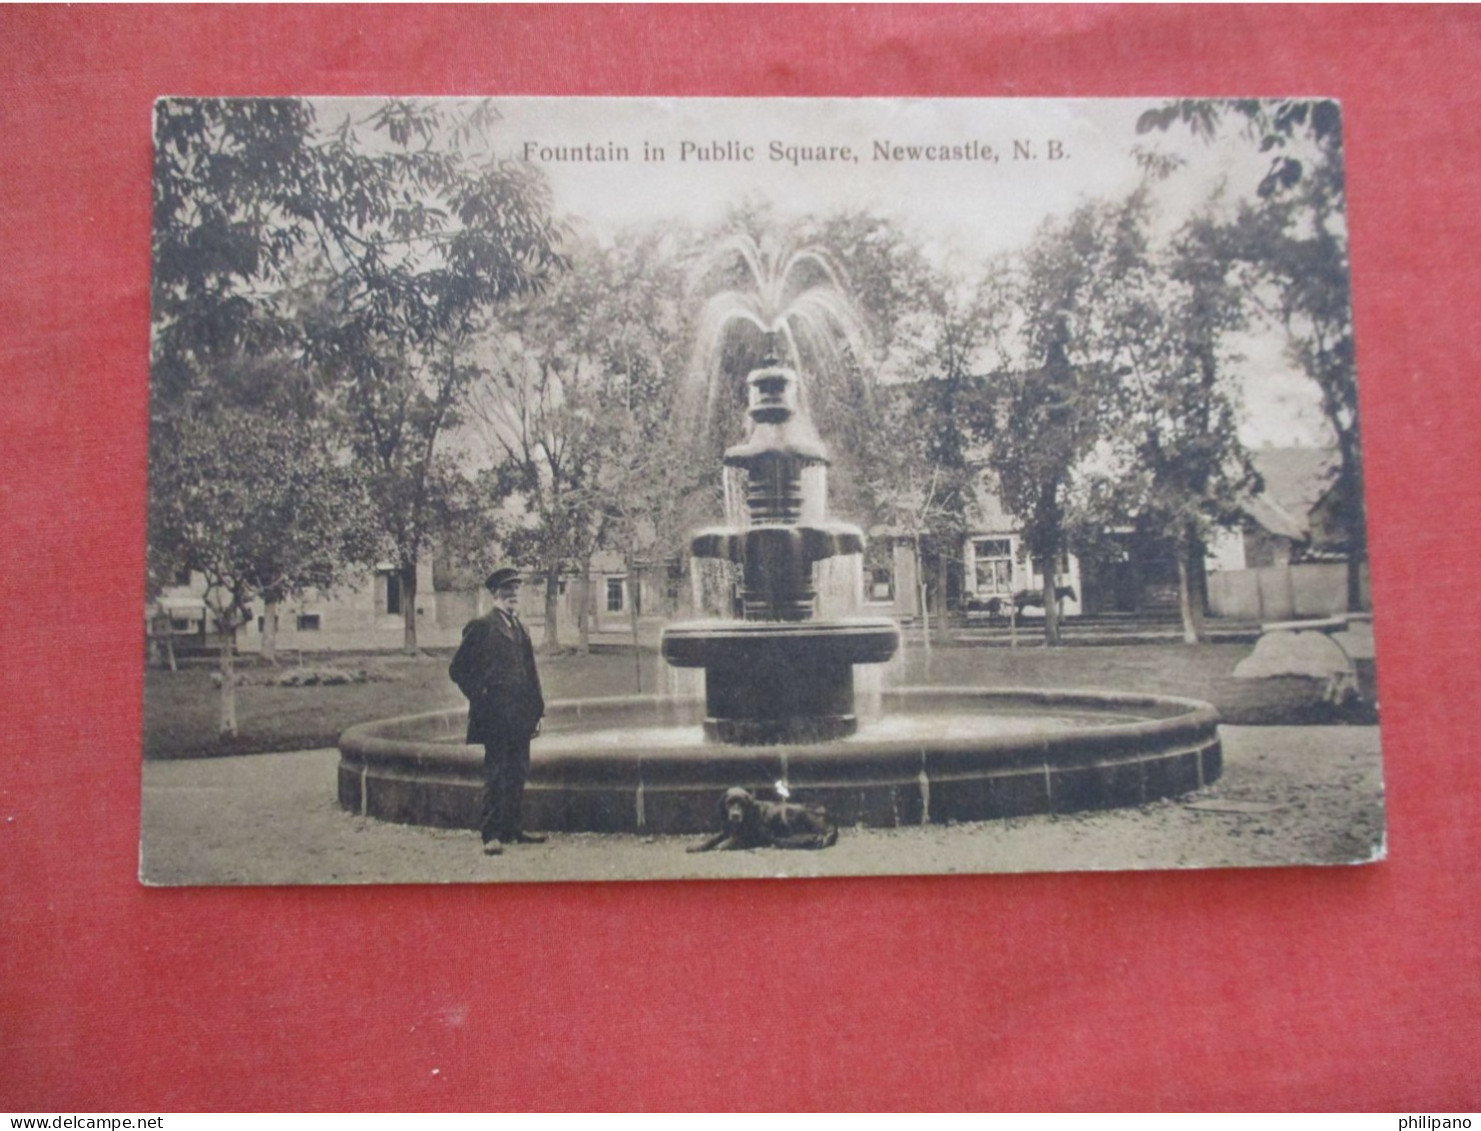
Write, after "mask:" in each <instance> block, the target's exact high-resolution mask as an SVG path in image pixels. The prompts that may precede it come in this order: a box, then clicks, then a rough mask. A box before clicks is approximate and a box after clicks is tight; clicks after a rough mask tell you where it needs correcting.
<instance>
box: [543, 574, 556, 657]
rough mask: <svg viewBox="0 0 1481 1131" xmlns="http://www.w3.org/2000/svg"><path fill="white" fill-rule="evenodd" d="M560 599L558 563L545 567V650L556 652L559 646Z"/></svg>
mask: <svg viewBox="0 0 1481 1131" xmlns="http://www.w3.org/2000/svg"><path fill="white" fill-rule="evenodd" d="M560 599H561V567H560V565H559V564H556V565H550V566H546V567H545V643H544V644H543V645H542V647H543V648H544V649H545V651H547V652H556V651H559V650H560V646H561V630H560V624H559V617H560Z"/></svg>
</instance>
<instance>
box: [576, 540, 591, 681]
mask: <svg viewBox="0 0 1481 1131" xmlns="http://www.w3.org/2000/svg"><path fill="white" fill-rule="evenodd" d="M578 596H579V597H580V600H581V603H580V604H579V605H578V606H577V607H576V634H577V637H578V639H579V640H580V642H581V654H582V655H583V656H589V655H591V555H590V554H588V555H587V557H586V561H584V562H582V563H581V591H580V593H579V594H578Z"/></svg>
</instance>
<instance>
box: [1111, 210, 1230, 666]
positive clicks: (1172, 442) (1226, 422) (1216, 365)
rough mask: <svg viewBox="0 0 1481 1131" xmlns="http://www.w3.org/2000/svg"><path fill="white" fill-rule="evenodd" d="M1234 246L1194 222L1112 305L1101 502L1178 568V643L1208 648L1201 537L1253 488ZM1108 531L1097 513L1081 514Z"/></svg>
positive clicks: (1207, 223) (1209, 218)
mask: <svg viewBox="0 0 1481 1131" xmlns="http://www.w3.org/2000/svg"><path fill="white" fill-rule="evenodd" d="M1236 242H1237V239H1236V236H1235V234H1234V232H1233V231H1232V229H1231V228H1230V227H1229V226H1227V225H1222V224H1220V223H1219V222H1218V221H1217V220H1216V219H1215V218H1214V217H1213V215H1212V214H1211V213H1210V212H1207V211H1205V212H1203V213H1201V214H1199V215H1196V216H1195V217H1193V218H1192V219H1191V220H1189V221H1188V222H1187V223H1186V224H1185V225H1184V226H1183V227H1182V228H1181V229H1180V230H1179V231H1178V232H1177V234H1176V235H1175V236H1174V238H1173V239H1172V241H1171V243H1170V245H1169V246H1168V247H1167V248H1166V249H1165V250H1164V251H1163V252H1162V253H1161V254H1158V255H1149V256H1148V257H1147V258H1146V259H1145V261H1144V262H1143V263H1142V264H1141V266H1140V267H1139V268H1136V269H1134V270H1133V271H1132V272H1131V274H1130V276H1129V277H1128V278H1127V280H1126V285H1125V286H1124V287H1123V288H1122V289H1121V290H1120V292H1119V293H1118V295H1117V296H1116V301H1117V303H1118V306H1119V310H1118V313H1117V316H1116V318H1115V320H1114V323H1113V333H1114V334H1115V337H1116V339H1117V340H1116V345H1115V353H1114V355H1115V360H1116V366H1117V369H1116V372H1117V391H1118V396H1117V399H1116V402H1115V404H1116V408H1117V411H1116V413H1115V414H1113V419H1114V425H1113V429H1112V433H1113V434H1112V443H1113V444H1116V445H1119V446H1120V447H1121V449H1122V454H1123V456H1124V457H1125V458H1124V459H1123V460H1122V461H1121V466H1120V467H1119V468H1118V469H1117V471H1116V473H1115V475H1114V484H1105V485H1106V486H1107V487H1108V489H1107V490H1106V491H1105V492H1104V494H1103V496H1102V497H1103V498H1106V497H1109V498H1110V499H1114V500H1115V503H1116V506H1117V509H1118V510H1119V511H1120V513H1121V515H1122V516H1129V517H1130V518H1132V520H1133V521H1134V522H1135V523H1136V525H1137V527H1138V529H1139V530H1140V531H1141V532H1142V533H1144V534H1150V535H1152V536H1154V537H1155V538H1157V539H1159V540H1162V541H1165V542H1166V543H1167V544H1169V545H1171V547H1172V548H1173V552H1174V554H1175V555H1176V558H1177V567H1178V592H1179V608H1180V611H1181V617H1182V622H1183V639H1184V640H1185V641H1186V642H1188V643H1190V644H1192V643H1196V642H1198V641H1200V640H1203V639H1205V632H1204V627H1203V614H1204V611H1205V607H1206V605H1207V582H1206V574H1205V565H1204V561H1205V557H1206V554H1207V545H1208V537H1209V535H1210V533H1211V532H1212V531H1213V530H1214V529H1215V528H1216V527H1219V526H1228V525H1231V524H1232V523H1234V522H1236V521H1237V520H1238V518H1239V516H1240V514H1241V509H1240V508H1241V504H1242V502H1243V501H1244V500H1245V499H1246V498H1248V496H1249V494H1250V493H1251V492H1252V491H1253V490H1254V489H1256V488H1257V486H1258V483H1259V477H1258V475H1257V474H1256V472H1255V470H1254V467H1253V465H1252V464H1251V462H1250V457H1249V453H1248V452H1247V451H1246V450H1245V448H1244V446H1243V444H1242V443H1241V442H1240V439H1239V420H1238V395H1237V391H1236V389H1234V388H1233V387H1232V386H1231V379H1230V374H1229V370H1228V366H1227V364H1226V362H1227V360H1228V357H1227V354H1228V346H1227V344H1226V343H1227V338H1228V335H1229V334H1231V333H1232V332H1234V331H1236V330H1238V329H1240V328H1241V327H1242V326H1243V325H1244V323H1245V319H1246V313H1245V303H1244V300H1243V296H1244V293H1245V286H1244V285H1243V284H1244V280H1243V279H1242V278H1241V277H1240V272H1239V266H1240V264H1239V259H1238V256H1237V255H1236V253H1235V244H1236ZM1086 509H1087V510H1089V511H1090V512H1091V513H1093V514H1094V513H1097V512H1099V514H1098V517H1099V519H1100V521H1102V522H1104V521H1105V515H1104V511H1103V508H1097V507H1093V506H1090V507H1087V508H1086Z"/></svg>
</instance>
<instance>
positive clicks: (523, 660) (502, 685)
mask: <svg viewBox="0 0 1481 1131" xmlns="http://www.w3.org/2000/svg"><path fill="white" fill-rule="evenodd" d="M447 673H448V675H450V676H452V679H453V682H454V683H456V684H457V685H458V688H459V689H460V690H461V691H462V692H463V694H464V695H466V696H467V697H468V741H469V742H470V743H488V742H498V741H500V740H501V739H513V740H516V741H518V740H521V739H525V738H528V737H529V736H530V735H532V734H533V733H534V732H535V724H536V723H538V722H539V721H540V717H541V716H542V715H544V714H545V699H544V697H543V696H542V695H541V694H540V673H539V672H538V671H536V670H535V649H534V648H533V647H532V646H531V644H530V634H529V633H528V632H526V631H525V630H524V628H523V627H522V626H521V625H518V624H516V623H514V622H513V621H512V620H510V618H509V617H508V616H506V615H505V614H504V613H503V612H502V611H501V610H499V609H493V610H492V611H490V612H489V613H488V614H486V615H485V616H481V617H479V618H478V619H477V620H475V621H469V622H468V626H467V627H466V628H464V629H463V643H462V644H461V645H459V647H458V653H457V655H455V656H454V657H453V662H452V665H451V666H450V667H449V668H448V669H447Z"/></svg>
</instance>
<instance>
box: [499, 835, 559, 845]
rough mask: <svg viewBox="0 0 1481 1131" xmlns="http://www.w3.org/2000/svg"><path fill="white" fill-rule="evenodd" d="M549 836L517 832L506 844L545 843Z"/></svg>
mask: <svg viewBox="0 0 1481 1131" xmlns="http://www.w3.org/2000/svg"><path fill="white" fill-rule="evenodd" d="M549 839H550V838H549V837H543V836H541V835H540V834H539V833H515V834H514V835H513V836H512V837H510V838H509V839H508V840H506V841H505V842H504V843H505V844H544V843H545V842H546V841H547V840H549Z"/></svg>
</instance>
